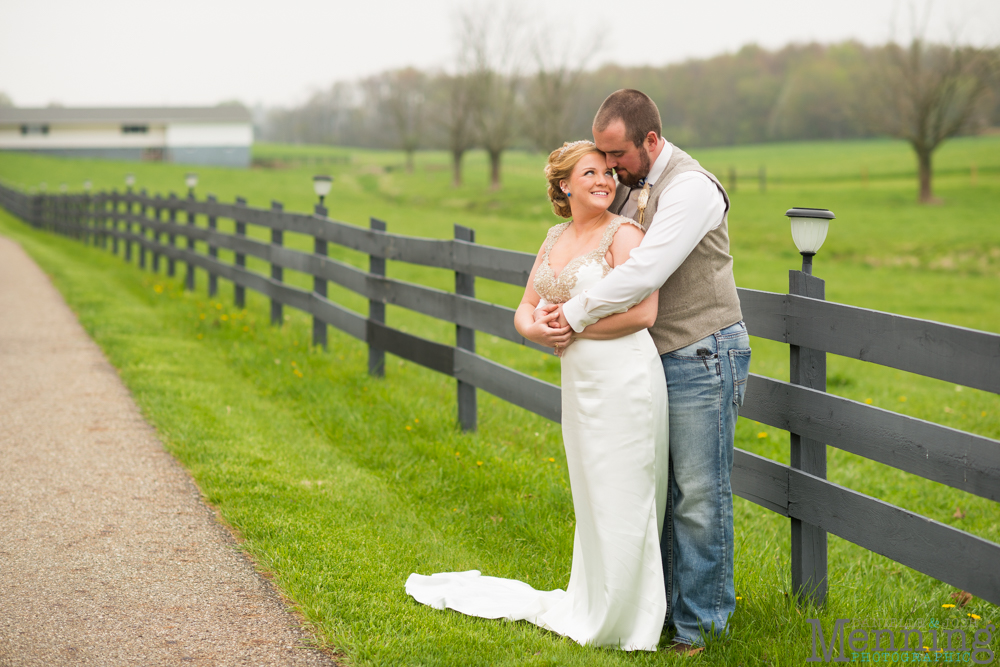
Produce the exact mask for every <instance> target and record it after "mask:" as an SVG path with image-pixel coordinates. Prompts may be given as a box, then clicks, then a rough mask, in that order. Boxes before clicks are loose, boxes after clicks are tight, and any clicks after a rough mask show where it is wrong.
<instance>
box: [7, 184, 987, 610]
mask: <svg viewBox="0 0 1000 667" xmlns="http://www.w3.org/2000/svg"><path fill="white" fill-rule="evenodd" d="M0 205H2V206H3V207H4V208H6V209H7V210H9V211H10V212H12V213H13V214H14V215H17V216H18V217H20V218H21V219H23V220H25V221H26V222H28V223H29V224H31V225H33V226H35V227H38V228H43V229H49V230H51V231H55V232H58V233H61V234H64V235H67V236H71V237H74V238H77V239H80V240H82V241H84V242H87V243H90V244H93V245H97V246H100V247H102V248H107V247H108V244H109V241H110V243H111V246H112V248H111V249H112V251H113V252H116V253H117V252H119V248H120V246H124V249H125V252H124V256H125V258H126V259H129V260H131V258H132V249H133V248H135V249H137V250H138V264H139V266H140V267H146V266H147V260H146V257H147V254H148V255H151V257H152V265H151V267H150V268H152V270H154V271H156V270H159V266H160V261H161V258H166V260H167V262H168V265H167V271H168V273H169V274H171V275H174V272H175V267H176V263H177V262H183V263H185V265H186V273H185V287H186V288H187V289H194V287H195V269H202V270H204V271H206V272H207V273H208V276H209V291H210V293H212V294H214V293H215V291H216V289H217V280H218V278H223V279H225V280H229V281H230V282H232V283H233V284H234V286H235V289H234V295H235V296H234V298H235V299H236V301H237V305H238V306H242V305H243V300H244V298H245V297H244V295H245V290H246V289H250V290H253V291H255V292H257V293H259V294H262V295H264V296H266V297H268V298H269V299H271V301H272V321H275V322H280V321H281V318H280V313H281V308H282V307H283V306H288V307H292V308H296V309H298V310H301V311H303V312H306V313H309V314H311V315H312V316H313V318H314V330H313V340H314V343H316V344H325V341H326V327H327V326H333V327H336V328H337V329H339V330H341V331H343V332H345V333H347V334H348V335H350V336H353V337H354V338H356V339H358V340H360V341H362V342H364V343H367V344H368V346H369V350H370V356H369V369H370V372H372V373H373V374H376V375H380V374H382V373H383V372H384V362H382V361H381V359H382V357H381V356H380V355H384V353H385V352H388V353H391V354H394V355H396V356H398V357H400V358H403V359H406V360H409V361H412V362H414V363H417V364H420V365H422V366H425V367H427V368H430V369H432V370H435V371H437V372H439V373H443V374H445V375H449V376H452V377H454V378H456V380H457V384H458V393H459V398H458V405H459V422H460V423H461V424H462V426H463V428H474V427H475V423H476V417H475V412H476V404H475V388H478V389H481V390H483V391H487V392H489V393H491V394H493V395H495V396H497V397H499V398H501V399H503V400H505V401H508V402H510V403H513V404H515V405H518V406H520V407H522V408H524V409H526V410H529V411H531V412H534V413H536V414H539V415H541V416H543V417H545V418H547V419H551V420H553V421H559V420H560V417H561V393H560V389H559V387H557V386H556V385H553V384H550V383H547V382H543V381H541V380H538V379H536V378H533V377H531V376H529V375H526V374H524V373H520V372H518V371H516V370H514V369H511V368H508V367H505V366H503V365H501V364H498V363H496V362H494V361H491V360H489V359H487V358H485V357H483V356H481V355H479V354H476V352H475V332H477V331H480V332H484V333H489V334H492V335H494V336H497V337H499V338H501V339H504V340H507V341H511V342H514V343H518V344H521V345H525V346H527V347H532V348H535V349H539V350H545V349H546V348H542V347H540V346H538V345H536V344H534V343H531V342H529V341H526V340H525V339H524V338H522V337H521V336H520V335H519V334H518V333H517V331H516V330H515V329H514V325H513V314H514V311H513V310H512V309H511V308H507V307H505V306H502V305H499V304H495V303H490V302H487V301H483V300H480V299H477V298H476V297H475V278H476V277H480V278H487V279H490V280H496V281H500V282H504V283H509V284H513V285H523V284H524V283H525V282H526V281H527V278H528V274H529V273H530V270H531V266H532V263H533V261H534V256H533V255H531V254H528V253H520V252H514V251H511V250H504V249H501V248H491V247H488V246H482V245H479V244H476V243H475V242H474V233H473V232H472V230H469V229H467V228H464V227H460V226H457V225H456V229H455V234H456V238H455V239H445V240H438V239H425V238H416V237H409V236H402V235H398V234H391V233H388V232H386V231H385V224H384V223H382V222H380V221H377V220H374V219H373V220H372V228H370V229H364V228H360V227H356V226H353V225H349V224H346V223H343V222H337V221H335V220H331V219H329V218H328V217H327V216H326V210H325V209H323V208H322V207H317V209H316V210H315V211H314V212H313V213H312V214H305V213H295V212H289V211H284V210H283V209H282V207H281V205H280V204H278V203H277V202H275V203H274V204H273V205H272V207H271V208H269V209H262V208H252V207H250V206H247V205H246V203H245V202H243V201H242V200H237V202H236V203H234V204H225V203H221V202H218V201H215V200H214V198H212V197H209V198H207V199H205V200H200V201H199V200H197V199H195V198H194V197H190V196H189V197H187V198H178V197H175V196H170V197H161V196H148V195H146V194H145V193H134V192H127V193H118V192H110V193H99V194H97V195H94V196H87V195H39V194H35V195H28V194H25V193H22V192H19V191H17V190H15V189H13V188H10V187H7V186H6V185H3V184H0ZM180 213H183V214H184V219H183V220H178V214H180ZM164 216H166V219H165V220H164ZM199 217H201V218H204V219H205V220H206V224H204V225H200V224H198V218H199ZM220 218H222V219H230V220H233V221H234V223H235V229H236V232H235V233H233V234H230V233H225V232H222V231H219V229H218V224H217V223H218V220H219V219H220ZM247 225H255V226H257V227H261V228H264V229H267V230H270V231H271V235H270V236H271V241H270V242H269V243H268V242H265V241H262V240H258V239H255V238H251V237H250V236H248V235H247ZM285 232H292V233H297V234H303V235H307V236H310V237H312V238H313V239H314V241H315V243H314V248H315V251H314V252H312V253H309V252H305V251H302V250H296V249H294V248H289V247H286V246H285V245H284V239H283V234H284V233H285ZM178 240H180V243H178ZM197 242H200V243H203V244H205V245H207V247H208V254H203V253H200V252H198V251H197V250H196V245H195V244H196V243H197ZM330 243H332V244H335V245H337V246H341V247H344V248H349V249H351V250H355V251H358V252H361V253H364V254H367V255H369V257H370V263H369V271H364V270H362V269H359V268H357V267H354V266H351V265H349V264H347V263H345V262H341V261H339V260H337V259H334V258H331V257H329V256H327V255H328V253H327V244H330ZM219 249H224V250H229V251H231V252H232V253H233V254H234V262H233V263H229V262H225V261H222V260H221V259H219V257H218V251H219ZM247 257H254V258H257V259H259V260H262V261H264V262H267V263H269V264H270V265H271V271H270V274H269V275H264V274H261V273H257V272H255V271H252V270H250V269H248V268H246V258H247ZM387 260H392V261H399V262H407V263H410V264H417V265H422V266H429V267H435V268H440V269H448V270H451V271H454V272H455V276H456V290H455V292H454V293H453V292H447V291H443V290H439V289H434V288H431V287H427V286H424V285H418V284H414V283H409V282H405V281H401V280H396V279H392V278H388V277H386V275H385V262H386V261H387ZM284 269H289V270H294V271H299V272H302V273H305V274H308V275H311V276H312V277H313V281H314V288H313V290H311V291H309V290H305V289H301V288H298V287H294V286H291V285H288V284H286V283H285V282H284V280H283V270H284ZM327 282H331V283H334V284H337V285H340V286H341V287H343V288H346V289H347V290H350V291H352V292H354V293H356V294H358V295H360V296H362V297H365V298H366V299H368V301H369V304H370V309H369V315H368V316H367V317H366V316H363V315H360V314H358V313H356V312H354V311H352V310H350V309H347V308H345V307H343V306H341V305H339V304H337V303H335V302H334V301H331V300H330V299H329V298H328V297H327V295H326V284H327ZM796 286H799V287H796ZM793 288H794V289H793ZM817 290H818V291H817ZM790 292H793V293H789V294H778V293H772V292H761V291H757V290H749V289H740V290H739V295H740V301H741V305H742V309H743V314H744V318H745V320H746V323H747V326H748V329H749V330H750V331H751V333H752V334H753V335H755V336H758V337H761V338H766V339H770V340H774V341H778V342H782V343H786V344H788V345H789V349H790V354H791V358H792V360H793V368H796V367H798V369H799V370H798V371H797V372H793V378H792V379H793V382H781V381H778V380H774V379H771V378H767V377H762V376H759V375H752V376H751V377H752V379H751V380H750V382H749V387H748V390H747V392H746V399H745V402H744V405H743V408H742V410H741V416H743V417H746V418H749V419H754V420H757V421H760V422H761V423H764V424H768V425H770V426H773V427H775V428H780V429H784V430H787V431H789V432H790V433H792V435H793V457H792V465H783V464H780V463H777V462H775V461H771V460H768V459H765V458H762V457H760V456H757V455H755V454H752V453H750V452H746V451H743V450H739V449H737V450H736V454H735V462H734V467H733V475H732V484H733V492H734V493H735V494H737V495H739V496H740V497H742V498H745V499H747V500H750V501H752V502H754V503H757V504H758V505H760V506H762V507H764V508H766V509H769V510H771V511H773V512H777V513H778V514H781V515H782V516H786V517H789V518H790V519H791V520H792V522H793V583H794V584H795V586H796V589H797V592H799V593H802V594H804V595H808V596H811V597H813V598H814V599H816V600H818V601H821V600H822V599H823V596H824V593H825V586H826V561H825V540H826V533H827V532H829V533H833V534H835V535H839V536H840V537H843V538H844V539H847V540H850V541H851V542H854V543H855V544H858V545H860V546H862V547H864V548H866V549H869V550H871V551H874V552H876V553H880V554H882V555H885V556H887V557H889V558H891V559H893V560H895V561H897V562H899V563H902V564H904V565H907V566H908V567H912V568H914V569H916V570H919V571H921V572H924V573H926V574H928V575H930V576H932V577H934V578H936V579H939V580H941V581H944V582H947V583H949V584H952V585H954V586H958V587H960V588H962V589H964V590H967V591H969V592H971V593H973V594H974V595H977V596H979V597H981V598H983V599H985V600H988V601H990V602H992V603H994V604H1000V545H997V544H994V543H992V542H989V541H987V540H983V539H981V538H979V537H976V536H974V535H971V534H969V533H966V532H964V531H961V530H959V529H956V528H953V527H951V526H947V525H945V524H942V523H939V522H936V521H933V520H931V519H928V518H926V517H922V516H920V515H917V514H914V513H912V512H909V511H907V510H905V509H902V508H899V507H895V506H893V505H890V504H887V503H885V502H883V501H881V500H879V499H877V498H873V497H870V496H867V495H865V494H861V493H858V492H856V491H852V490H850V489H847V488H845V487H843V486H840V485H837V484H835V483H832V482H830V481H828V480H826V479H825V476H826V462H825V461H826V459H825V456H826V454H825V446H824V445H830V446H833V447H837V448H839V449H842V450H844V451H847V452H851V453H853V454H857V455H859V456H863V457H865V458H868V459H871V460H873V461H877V462H880V463H883V464H886V465H889V466H892V467H894V468H897V469H900V470H903V471H906V472H908V473H911V474H914V475H918V476H921V477H923V478H925V479H928V480H932V481H934V482H938V483H941V484H945V485H948V486H950V487H953V488H956V489H959V490H962V491H965V492H968V493H972V494H975V495H978V496H980V497H983V498H987V499H989V500H992V501H1000V442H998V441H997V440H993V439H990V438H986V437H982V436H978V435H974V434H971V433H966V432H964V431H960V430H956V429H952V428H947V427H944V426H941V425H939V424H935V423H932V422H929V421H926V420H921V419H916V418H913V417H907V416H905V415H900V414H896V413H893V412H889V411H887V410H882V409H880V408H877V407H874V406H870V405H866V404H864V403H859V402H857V401H852V400H849V399H846V398H841V397H838V396H834V395H831V394H828V393H826V392H825V386H826V370H825V354H826V353H827V352H830V353H834V354H838V355H842V356H846V357H850V358H854V359H859V360H862V361H866V362H870V363H875V364H880V365H883V366H887V367H890V368H896V369H900V370H904V371H908V372H911V373H916V374H920V375H923V376H927V377H931V378H936V379H939V380H944V381H947V382H953V383H956V384H960V385H964V386H968V387H974V388H977V389H982V390H985V391H989V392H994V393H1000V335H997V334H993V333H986V332H982V331H974V330H970V329H965V328H962V327H956V326H951V325H947V324H940V323H937V322H930V321H926V320H920V319H916V318H910V317H903V316H900V315H894V314H891V313H883V312H878V311H873V310H867V309H863V308H856V307H853V306H847V305H843V304H836V303H829V302H827V301H825V300H823V298H822V293H823V288H822V281H818V280H816V279H815V278H813V277H812V276H805V275H804V274H801V273H799V272H797V271H792V272H790ZM803 294H805V295H803ZM386 304H391V305H395V306H400V307H403V308H407V309H409V310H412V311H414V312H418V313H421V314H423V315H429V316H431V317H434V318H436V319H439V320H443V321H446V322H450V323H453V324H455V325H456V344H455V345H448V344H444V343H440V342H436V341H431V340H427V339H424V338H421V337H419V336H415V335H413V334H409V333H406V332H403V331H399V330H397V329H394V328H392V327H390V326H388V325H387V324H386V323H385V312H384V309H385V305H386ZM797 447H798V448H799V449H796V448H797ZM797 452H798V453H797ZM802 531H804V532H802ZM956 553H961V554H962V558H960V559H959V558H955V557H954V554H956Z"/></svg>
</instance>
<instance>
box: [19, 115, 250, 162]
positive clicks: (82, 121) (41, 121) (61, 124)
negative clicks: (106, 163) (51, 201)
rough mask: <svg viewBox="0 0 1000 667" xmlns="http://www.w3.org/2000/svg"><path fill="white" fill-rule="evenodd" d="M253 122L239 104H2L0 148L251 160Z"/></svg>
mask: <svg viewBox="0 0 1000 667" xmlns="http://www.w3.org/2000/svg"><path fill="white" fill-rule="evenodd" d="M252 145H253V122H252V119H251V118H250V113H249V112H248V111H247V110H246V109H244V108H242V107H237V106H220V107H162V108H117V109H115V108H76V109H73V108H68V107H49V108H42V109H29V108H18V107H5V108H4V107H0V150H4V151H28V152H33V153H47V154H49V155H61V156H67V157H100V158H108V159H115V160H149V161H159V162H179V163H184V164H211V165H223V166H231V167H247V166H249V165H250V148H251V146H252Z"/></svg>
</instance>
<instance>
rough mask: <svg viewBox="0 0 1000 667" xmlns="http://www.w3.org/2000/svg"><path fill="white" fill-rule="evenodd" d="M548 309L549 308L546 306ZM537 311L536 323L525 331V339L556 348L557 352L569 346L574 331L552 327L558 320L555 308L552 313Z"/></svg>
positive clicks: (568, 328)
mask: <svg viewBox="0 0 1000 667" xmlns="http://www.w3.org/2000/svg"><path fill="white" fill-rule="evenodd" d="M546 308H548V306H546ZM541 311H542V309H539V310H536V311H535V321H534V322H532V323H531V325H530V326H529V327H528V328H527V330H526V331H524V337H525V338H527V339H528V340H530V341H531V342H533V343H538V344H539V345H544V346H545V347H551V348H555V350H556V352H557V353H558V351H559V350H560V349H561V348H565V347H566V346H567V345H569V342H570V338H571V337H572V335H573V330H572V329H571V328H570V327H559V326H558V325H556V327H553V326H552V322H553V321H554V320H558V318H559V311H558V310H557V309H555V308H553V310H552V311H550V312H547V313H545V312H541Z"/></svg>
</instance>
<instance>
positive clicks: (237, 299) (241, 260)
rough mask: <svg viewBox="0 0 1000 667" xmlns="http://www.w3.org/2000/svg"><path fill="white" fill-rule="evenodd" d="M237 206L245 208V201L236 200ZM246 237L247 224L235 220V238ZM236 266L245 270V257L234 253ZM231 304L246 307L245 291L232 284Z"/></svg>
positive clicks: (244, 288) (239, 286) (240, 198)
mask: <svg viewBox="0 0 1000 667" xmlns="http://www.w3.org/2000/svg"><path fill="white" fill-rule="evenodd" d="M236 205H237V206H246V205H247V200H246V199H244V198H243V197H237V198H236ZM246 235H247V223H245V222H243V221H241V220H239V219H237V220H236V236H246ZM236 266H238V267H240V268H243V269H245V268H246V266H247V256H246V255H245V254H243V253H242V252H238V253H236ZM233 303H234V304H235V305H236V307H237V308H246V306H247V289H246V287H244V286H243V285H238V284H236V283H234V284H233Z"/></svg>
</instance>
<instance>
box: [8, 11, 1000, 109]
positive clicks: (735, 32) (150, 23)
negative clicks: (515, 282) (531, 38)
mask: <svg viewBox="0 0 1000 667" xmlns="http://www.w3.org/2000/svg"><path fill="white" fill-rule="evenodd" d="M503 1H505V0H496V1H495V2H493V3H482V2H476V3H473V2H463V1H462V0H419V1H415V0H360V1H359V0H352V1H350V2H348V1H346V0H325V1H321V0H282V1H281V2H260V1H256V0H169V1H166V0H90V1H81V0H0V92H4V93H6V94H7V95H8V96H10V97H11V98H12V99H13V100H14V103H15V104H17V105H18V106H44V105H47V104H49V103H51V102H58V103H61V104H64V105H67V106H105V105H107V106H121V105H203V104H215V103H217V102H220V101H224V100H231V99H238V100H241V101H243V102H245V103H247V104H251V105H253V104H257V103H263V104H265V105H289V104H296V103H300V102H302V101H304V100H305V99H306V98H307V97H308V96H309V94H310V93H311V92H313V91H315V90H318V89H322V88H326V87H327V86H329V85H330V84H331V83H333V82H334V81H337V80H352V79H355V78H358V77H361V76H364V75H366V74H372V73H375V72H378V71H381V70H385V69H390V68H396V67H403V66H406V65H414V66H416V67H420V68H425V69H426V68H435V67H446V66H447V65H448V64H449V63H450V62H451V60H452V59H453V55H454V52H455V45H456V38H455V22H454V20H453V18H454V16H455V14H456V12H457V11H459V10H460V9H463V8H465V9H468V8H469V7H479V8H480V9H479V11H483V12H485V11H488V10H487V9H486V8H488V7H494V8H495V7H496V6H497V4H498V3H499V2H503ZM515 1H521V4H520V5H519V6H520V7H522V8H523V12H524V14H525V15H526V16H527V20H528V21H529V22H530V23H532V24H534V26H535V27H536V28H537V27H539V26H550V27H551V28H550V29H551V30H552V31H555V32H557V33H558V36H559V37H562V38H568V39H571V40H575V41H578V42H579V43H580V47H581V49H584V50H585V47H586V46H587V42H589V41H591V40H592V39H593V37H594V36H595V35H596V34H600V35H601V39H600V44H599V45H595V48H596V53H597V55H596V57H595V58H593V59H592V60H591V61H590V62H589V63H588V65H590V66H594V65H598V64H603V63H605V62H616V63H620V64H628V65H635V64H649V65H663V64H666V63H671V62H678V61H682V60H685V59H688V58H697V57H706V56H712V55H716V54H719V53H724V52H726V51H735V50H737V49H739V48H740V47H741V46H743V45H745V44H749V43H756V44H759V45H761V46H765V47H768V48H776V47H780V46H784V45H785V44H788V43H789V42H810V41H820V42H827V43H829V42H837V41H842V40H845V39H857V40H860V41H862V42H865V43H868V44H878V43H882V42H885V41H887V39H888V38H889V37H890V36H891V35H892V32H893V27H894V26H895V31H896V34H897V35H904V36H905V35H906V34H909V30H910V28H911V26H912V25H913V14H914V11H913V7H916V8H917V12H916V13H917V14H918V15H926V14H929V19H928V20H927V28H926V32H927V34H928V35H929V36H930V37H931V38H934V39H939V40H946V41H954V39H955V38H956V37H957V39H958V41H961V42H972V43H979V44H983V43H986V44H991V45H997V44H1000V0H938V1H937V2H934V3H928V2H927V1H926V0H921V1H919V2H911V1H908V0H903V1H901V0H832V1H831V0H823V1H818V0H707V1H706V0H702V1H699V0H683V1H678V0H628V1H627V2H612V1H610V0H563V1H562V2H547V1H543V0H534V1H533V2H532V1H530V0H515ZM624 11H628V14H625V13H624Z"/></svg>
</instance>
